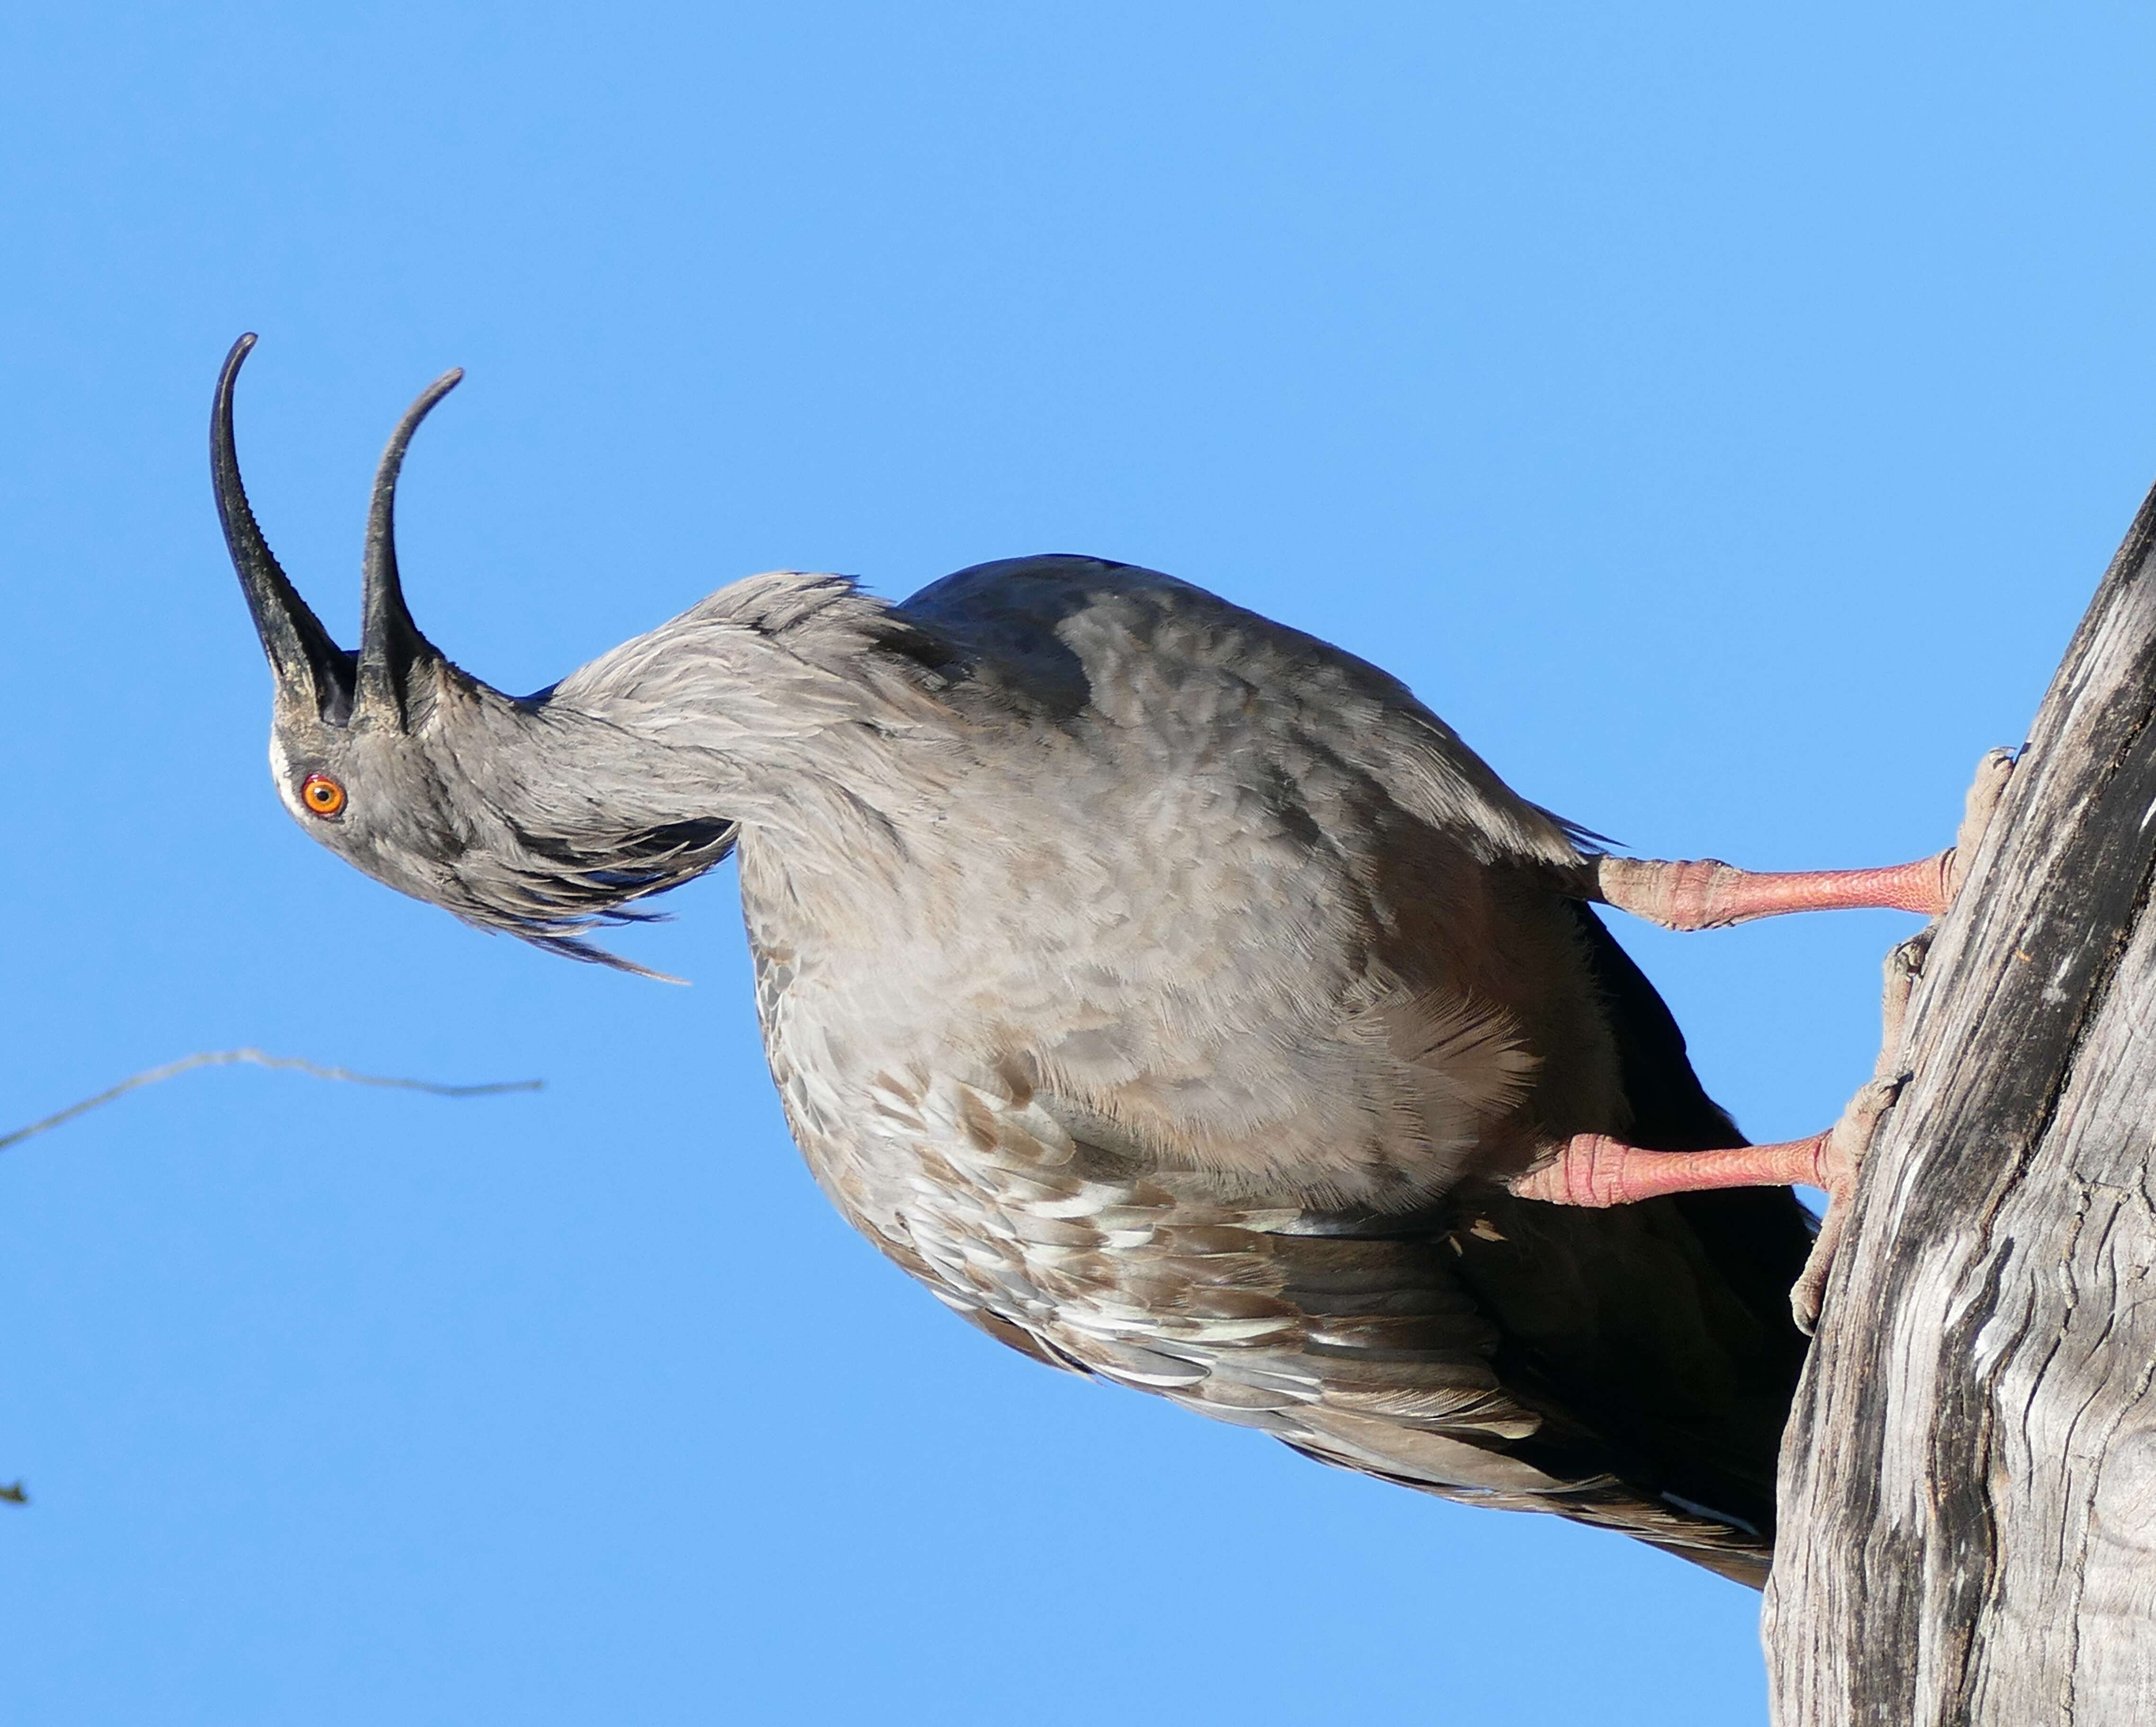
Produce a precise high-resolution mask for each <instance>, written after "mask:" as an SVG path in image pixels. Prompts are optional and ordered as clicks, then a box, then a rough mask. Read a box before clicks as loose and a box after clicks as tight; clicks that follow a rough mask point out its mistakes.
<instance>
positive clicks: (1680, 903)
mask: <svg viewBox="0 0 2156 1727" xmlns="http://www.w3.org/2000/svg"><path fill="white" fill-rule="evenodd" d="M1953 869H1954V854H1953V851H1942V852H1940V853H1939V854H1938V856H1936V857H1926V858H1919V859H1918V860H1917V861H1916V862H1915V863H1906V864H1897V865H1895V866H1893V867H1892V868H1891V869H1884V870H1804V871H1793V872H1789V873H1783V874H1754V873H1753V871H1750V870H1740V869H1737V868H1734V867H1732V866H1731V865H1728V864H1726V863H1723V862H1722V861H1719V860H1718V859H1715V858H1711V857H1710V858H1703V859H1702V860H1700V861H1697V862H1696V863H1695V862H1674V863H1673V862H1664V861H1661V860H1660V859H1658V858H1643V857H1605V858H1603V859H1601V860H1599V862H1598V864H1597V865H1596V869H1595V881H1596V886H1597V887H1598V889H1599V892H1600V894H1601V897H1602V899H1603V902H1604V904H1607V905H1612V906H1614V907H1617V908H1618V909H1619V910H1620V911H1622V912H1631V913H1632V915H1633V916H1634V917H1644V918H1645V919H1646V920H1647V921H1648V922H1649V923H1659V924H1661V925H1662V927H1663V928H1666V929H1722V928H1727V927H1728V926H1729V925H1730V924H1732V923H1745V922H1747V921H1748V920H1749V919H1751V918H1753V917H1774V916H1775V915H1776V914H1777V913H1779V912H1845V911H1856V910H1862V909H1866V908H1871V907H1885V908H1886V909H1889V910H1892V911H1897V912H1922V913H1923V914H1924V915H1925V916H1926V917H1938V915H1939V914H1940V913H1941V912H1943V911H1945V910H1946V908H1947V907H1948V903H1949V902H1951V901H1952V899H1953V886H1954V882H1953Z"/></svg>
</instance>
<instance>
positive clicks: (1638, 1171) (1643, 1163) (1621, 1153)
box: [1512, 1128, 1833, 1207]
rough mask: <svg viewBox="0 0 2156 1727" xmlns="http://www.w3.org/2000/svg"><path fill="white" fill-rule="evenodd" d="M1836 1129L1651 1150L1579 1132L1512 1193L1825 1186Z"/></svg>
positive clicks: (1601, 1199) (1560, 1200)
mask: <svg viewBox="0 0 2156 1727" xmlns="http://www.w3.org/2000/svg"><path fill="white" fill-rule="evenodd" d="M1832 1133H1833V1130H1832V1129H1831V1128H1830V1129H1829V1130H1828V1131H1827V1132H1826V1133H1815V1134H1813V1135H1812V1137H1811V1138H1809V1139H1790V1140H1787V1141H1784V1143H1783V1144H1779V1145H1738V1146H1732V1147H1730V1148H1729V1149H1727V1150H1724V1151H1643V1150H1641V1149H1640V1148H1639V1147H1638V1146H1636V1145H1627V1144H1625V1142H1624V1141H1623V1140H1621V1139H1612V1138H1609V1136H1608V1135H1607V1134H1605V1133H1575V1134H1574V1135H1573V1137H1572V1139H1571V1141H1570V1142H1569V1143H1568V1144H1567V1145H1566V1146H1565V1148H1564V1149H1563V1151H1561V1152H1560V1153H1558V1156H1557V1158H1556V1160H1555V1161H1554V1162H1552V1163H1549V1164H1544V1165H1543V1167H1542V1168H1541V1169H1535V1170H1532V1171H1530V1172H1529V1173H1528V1174H1525V1175H1522V1176H1520V1177H1519V1178H1518V1179H1517V1180H1515V1181H1514V1182H1513V1183H1512V1191H1513V1192H1514V1193H1516V1194H1517V1195H1520V1197H1521V1198H1522V1199H1526V1200H1548V1201H1549V1202H1550V1203H1551V1204H1552V1205H1593V1206H1596V1207H1600V1206H1604V1205H1630V1204H1631V1203H1632V1202H1633V1201H1634V1200H1651V1199H1655V1198H1658V1197H1659V1196H1661V1195H1663V1194H1672V1193H1698V1192H1702V1191H1703V1190H1707V1189H1708V1188H1716V1187H1789V1186H1792V1185H1795V1184H1797V1183H1799V1182H1801V1183H1803V1184H1804V1185H1806V1186H1810V1187H1825V1186H1826V1185H1828V1174H1827V1169H1826V1164H1827V1141H1828V1140H1829V1139H1830V1138H1831V1137H1832Z"/></svg>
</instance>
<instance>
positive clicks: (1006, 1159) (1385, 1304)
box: [805, 1076, 1768, 1581]
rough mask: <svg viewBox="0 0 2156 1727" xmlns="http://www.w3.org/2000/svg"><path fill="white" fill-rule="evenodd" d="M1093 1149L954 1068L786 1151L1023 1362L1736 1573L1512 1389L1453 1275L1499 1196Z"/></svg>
mask: <svg viewBox="0 0 2156 1727" xmlns="http://www.w3.org/2000/svg"><path fill="white" fill-rule="evenodd" d="M1066 1120H1067V1121H1070V1122H1075V1123H1076V1124H1077V1126H1078V1128H1079V1131H1078V1132H1075V1133H1074V1132H1073V1131H1072V1130H1071V1128H1070V1126H1068V1125H1066ZM1112 1137H1113V1135H1112V1132H1111V1131H1110V1132H1100V1133H1096V1128H1095V1122H1094V1118H1090V1117H1088V1116H1087V1115H1086V1113H1085V1112H1084V1111H1082V1110H1078V1109H1075V1108H1068V1107H1066V1106H1064V1105H1062V1104H1060V1103H1059V1101H1058V1100H1057V1099H1055V1098H1054V1097H1049V1096H1046V1095H1043V1094H1026V1093H1025V1092H1024V1088H1022V1087H1017V1088H1014V1087H1012V1086H1010V1085H1009V1083H1008V1082H1004V1081H1000V1080H995V1079H990V1078H988V1077H985V1076H976V1077H974V1078H973V1080H971V1081H959V1080H956V1079H951V1078H939V1079H936V1080H933V1081H925V1082H911V1083H907V1082H891V1083H890V1084H888V1085H887V1086H886V1087H884V1089H883V1090H882V1092H880V1096H879V1097H878V1100H877V1105H876V1108H875V1119H874V1120H873V1122H872V1123H870V1124H869V1125H868V1126H867V1128H865V1131H862V1132H859V1133H851V1134H848V1135H846V1136H845V1138H844V1140H834V1141H831V1142H826V1143H818V1142H816V1141H815V1140H814V1138H813V1134H812V1138H811V1139H810V1140H809V1141H808V1142H807V1143H806V1144H805V1149H808V1151H809V1154H810V1161H811V1163H812V1165H814V1167H816V1168H817V1169H818V1172H819V1176H820V1177H821V1178H822V1179H823V1180H824V1183H825V1185H826V1186H827V1188H828V1189H829V1190H830V1191H831V1193H832V1195H833V1197H834V1198H835V1199H836V1200H838V1201H839V1204H840V1205H841V1207H842V1208H843V1209H844V1210H846V1211H847V1212H848V1213H849V1214H850V1216H852V1217H853V1218H854V1219H855V1221H856V1222H857V1223H859V1224H860V1226H862V1227H863V1228H864V1230H865V1231H866V1232H867V1233H868V1234H869V1235H870V1236H871V1237H872V1238H873V1239H875V1241H877V1242H878V1244H879V1245H880V1246H882V1247H883V1248H884V1249H885V1252H888V1253H889V1254H890V1255H891V1257H893V1258H894V1259H896V1260H897V1261H898V1262H899V1263H901V1265H903V1266H904V1267H906V1268H907V1269H908V1270H910V1271H911V1272H913V1273H914V1274H915V1275H916V1276H917V1277H920V1278H921V1281H923V1282H926V1283H927V1284H928V1285H929V1287H930V1288H932V1290H933V1291H934V1292H935V1293H937V1296H938V1297H939V1298H942V1300H943V1301H944V1302H945V1303H947V1304H948V1305H950V1306H951V1307H952V1308H954V1309H956V1310H957V1312H958V1313H961V1314H962V1315H964V1316H965V1317H966V1318H968V1319H970V1320H971V1321H973V1323H974V1324H977V1325H978V1326H980V1327H981V1328H982V1329H983V1330H986V1331H988V1333H989V1334H991V1335H993V1336H995V1337H997V1338H998V1339H1001V1340H1002V1341H1004V1342H1005V1343H1007V1344H1010V1345H1012V1346H1013V1347H1014V1348H1018V1349H1023V1350H1024V1351H1025V1352H1026V1353H1027V1354H1031V1355H1033V1356H1034V1357H1035V1358H1036V1359H1040V1360H1044V1361H1046V1362H1049V1363H1050V1364H1051V1365H1058V1366H1062V1367H1066V1368H1071V1369H1075V1370H1080V1371H1083V1372H1087V1373H1091V1374H1096V1375H1100V1376H1101V1377H1102V1378H1104V1379H1108V1380H1114V1381H1116V1382H1118V1383H1121V1384H1123V1385H1130V1386H1132V1387H1134V1388H1137V1389H1139V1390H1147V1391H1151V1392H1153V1393H1155V1394H1157V1395H1163V1396H1166V1397H1168V1398H1170V1399H1172V1400H1173V1401H1176V1402H1178V1403H1181V1404H1183V1405H1184V1406H1187V1407H1189V1408H1191V1409H1193V1410H1196V1411H1199V1412H1200V1413H1203V1414H1205V1415H1209V1416H1213V1417H1214V1418H1215V1419H1218V1420H1222V1421H1230V1422H1234V1423H1235V1424H1237V1425H1239V1426H1249V1427H1255V1428H1257V1429H1259V1430H1260V1431H1264V1432H1267V1433H1270V1434H1271V1435H1273V1436H1274V1437H1276V1438H1278V1439H1280V1440H1281V1441H1282V1442H1285V1443H1286V1444H1288V1445H1290V1446H1291V1447H1294V1448H1296V1450H1298V1451H1301V1452H1306V1453H1307V1454H1308V1455H1310V1456H1312V1457H1316V1458H1318V1459H1320V1460H1321V1461H1323V1462H1329V1463H1333V1464H1336V1465H1338V1466H1339V1467H1344V1468H1348V1469H1353V1470H1357V1471H1359V1472H1361V1473H1367V1474H1372V1475H1377V1476H1381V1477H1383V1478H1386V1479H1388V1480H1391V1481H1395V1482H1399V1483H1403V1484H1404V1485H1407V1486H1410V1487H1414V1488H1419V1489H1421V1490H1423V1491H1424V1492H1428V1493H1435V1494H1437V1495H1440V1496H1441V1497H1444V1498H1454V1499H1459V1500H1462V1501H1466V1502H1467V1503H1475V1504H1481V1505H1485V1506H1491V1507H1496V1508H1500V1509H1519V1510H1540V1511H1550V1512H1555V1513H1556V1514H1558V1515H1561V1516H1564V1517H1568V1518H1572V1519H1575V1520H1578V1521H1580V1522H1584V1523H1589V1524H1598V1525H1601V1526H1604V1527H1607V1528H1611V1529H1619V1530H1621V1531H1623V1532H1624V1533H1626V1534H1631V1535H1634V1536H1636V1537H1638V1538H1640V1539H1644V1540H1647V1541H1650V1542H1653V1543H1655V1545H1661V1546H1664V1547H1666V1548H1668V1549H1669V1550H1671V1551H1673V1552H1676V1553H1678V1554H1680V1555H1682V1556H1684V1557H1686V1558H1689V1559H1693V1560H1697V1562H1699V1563H1701V1564H1703V1565H1709V1566H1711V1567H1712V1568H1713V1569H1716V1570H1722V1571H1724V1572H1725V1573H1727V1575H1732V1576H1739V1577H1742V1578H1743V1580H1744V1581H1758V1574H1761V1573H1762V1572H1763V1566H1764V1563H1765V1560H1764V1555H1765V1554H1766V1552H1767V1551H1768V1538H1767V1536H1766V1534H1764V1532H1763V1531H1762V1530H1760V1529H1757V1528H1753V1527H1748V1526H1747V1524H1748V1519H1744V1518H1743V1516H1741V1515H1740V1514H1732V1513H1730V1512H1728V1511H1727V1510H1725V1509H1724V1508H1722V1506H1719V1505H1716V1504H1712V1503H1709V1502H1707V1501H1706V1500H1702V1499H1699V1498H1695V1497H1694V1496H1693V1495H1691V1494H1686V1493H1681V1492H1676V1491H1672V1490H1670V1489H1666V1488H1665V1487H1664V1486H1663V1484H1662V1483H1661V1480H1660V1478H1659V1476H1658V1472H1657V1470H1656V1468H1655V1464H1654V1463H1653V1462H1652V1460H1650V1458H1649V1457H1646V1456H1645V1454H1644V1453H1642V1452H1635V1451H1634V1450H1632V1449H1631V1448H1630V1447H1626V1446H1625V1445H1623V1444H1622V1443H1619V1442H1613V1441H1612V1440H1611V1438H1610V1437H1609V1436H1608V1435H1606V1434H1604V1433H1602V1432H1600V1431H1597V1430H1596V1429H1595V1428H1594V1426H1591V1425H1590V1424H1589V1423H1588V1422H1586V1421H1582V1420H1580V1419H1579V1418H1578V1416H1576V1415H1575V1414H1574V1413H1573V1411H1571V1410H1569V1409H1568V1406H1566V1404H1565V1402H1564V1401H1563V1397H1562V1396H1561V1395H1557V1393H1556V1390H1555V1388H1554V1387H1553V1385H1550V1384H1549V1383H1548V1382H1547V1381H1546V1380H1543V1379H1541V1378H1540V1377H1538V1376H1537V1374H1536V1372H1535V1371H1534V1370H1533V1364H1532V1362H1531V1361H1522V1363H1520V1364H1518V1365H1522V1366H1524V1368H1525V1371H1524V1372H1520V1373H1518V1374H1517V1382H1516V1375H1515V1374H1514V1372H1513V1371H1512V1368H1513V1366H1514V1365H1515V1364H1513V1363H1512V1362H1509V1361H1508V1359H1507V1358H1508V1357H1511V1356H1518V1355H1519V1354H1520V1351H1518V1350H1517V1349H1515V1348H1514V1347H1513V1346H1512V1344H1510V1343H1509V1342H1508V1340H1507V1338H1506V1337H1505V1335H1504V1334H1503V1333H1502V1332H1501V1329H1500V1328H1499V1327H1498V1326H1497V1325H1496V1324H1493V1323H1492V1321H1491V1316H1490V1314H1489V1313H1488V1311H1487V1310H1486V1305H1485V1303H1483V1302H1482V1301H1481V1299H1480V1298H1478V1297H1477V1296H1476V1294H1475V1293H1473V1291H1472V1290H1471V1287H1470V1283H1469V1281H1468V1278H1467V1277H1466V1276H1465V1275H1463V1272H1466V1271H1468V1270H1469V1269H1471V1267H1472V1264H1473V1263H1474V1262H1476V1259H1477V1257H1478V1256H1481V1255H1485V1254H1487V1253H1488V1252H1490V1251H1491V1248H1492V1247H1493V1246H1495V1245H1496V1244H1500V1243H1502V1242H1505V1241H1507V1240H1513V1241H1517V1240H1518V1239H1519V1238H1520V1232H1519V1231H1517V1230H1515V1228H1514V1226H1513V1225H1512V1222H1511V1221H1510V1218H1509V1213H1508V1212H1507V1209H1506V1208H1507V1201H1506V1200H1505V1199H1504V1196H1502V1195H1497V1196H1495V1198H1494V1199H1493V1200H1492V1202H1491V1205H1481V1204H1479V1203H1478V1204H1476V1205H1471V1206H1469V1207H1468V1208H1466V1209H1465V1210H1461V1209H1459V1208H1456V1207H1449V1208H1446V1209H1445V1210H1443V1211H1442V1213H1440V1214H1435V1215H1433V1216H1429V1217H1425V1218H1420V1219H1414V1220H1397V1219H1396V1220H1389V1221H1364V1222H1363V1223H1361V1224H1355V1223H1348V1222H1343V1221H1341V1220H1338V1219H1326V1218H1321V1217H1314V1216H1311V1215H1309V1214H1307V1213H1303V1212H1299V1211H1295V1210H1286V1209H1265V1208H1260V1207H1255V1206H1248V1205H1223V1204H1220V1203H1218V1202H1217V1201H1214V1200H1209V1199H1207V1198H1206V1197H1205V1196H1204V1195H1203V1194H1201V1193H1193V1192H1191V1191H1187V1190H1183V1191H1178V1187H1179V1186H1181V1185H1183V1184H1181V1183H1179V1182H1178V1179H1177V1178H1175V1177H1173V1176H1172V1175H1163V1174H1159V1173H1158V1172H1155V1173H1151V1174H1148V1173H1147V1172H1146V1171H1144V1170H1143V1169H1140V1168H1137V1167H1136V1160H1135V1159H1133V1158H1132V1156H1131V1155H1130V1154H1129V1153H1128V1151H1127V1149H1121V1148H1118V1147H1116V1146H1115V1145H1113V1144H1097V1143H1094V1142H1095V1140H1096V1138H1098V1139H1111V1138H1112ZM1524 1204H1525V1202H1522V1201H1510V1202H1509V1205H1510V1206H1512V1207H1521V1206H1523V1205H1524ZM1493 1207H1494V1208H1495V1209H1494V1210H1493ZM1542 1209H1544V1210H1547V1209H1548V1208H1542ZM1493 1217H1495V1218H1496V1219H1497V1221H1494V1222H1493V1221H1492V1219H1493ZM1508 1231H1509V1232H1510V1233H1509V1234H1508ZM1507 1251H1508V1252H1517V1249H1507Z"/></svg>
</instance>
